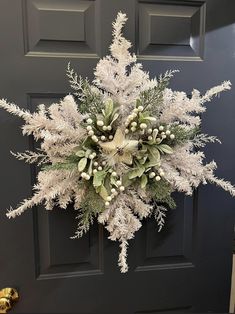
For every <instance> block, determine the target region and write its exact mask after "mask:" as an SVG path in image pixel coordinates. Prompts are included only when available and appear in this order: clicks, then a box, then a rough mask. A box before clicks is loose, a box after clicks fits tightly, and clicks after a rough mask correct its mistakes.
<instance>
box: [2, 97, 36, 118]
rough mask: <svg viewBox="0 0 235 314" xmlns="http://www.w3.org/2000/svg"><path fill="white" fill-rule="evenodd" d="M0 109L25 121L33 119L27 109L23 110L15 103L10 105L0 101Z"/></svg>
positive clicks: (3, 100)
mask: <svg viewBox="0 0 235 314" xmlns="http://www.w3.org/2000/svg"><path fill="white" fill-rule="evenodd" d="M0 108H3V109H5V110H6V111H7V112H9V113H11V114H14V115H15V116H18V117H20V118H23V119H24V120H25V121H27V120H28V119H30V118H31V117H32V114H31V113H30V112H29V111H28V110H25V109H21V108H20V107H19V106H17V105H15V104H14V103H9V102H7V101H6V100H5V99H0Z"/></svg>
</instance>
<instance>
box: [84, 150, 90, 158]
mask: <svg viewBox="0 0 235 314" xmlns="http://www.w3.org/2000/svg"><path fill="white" fill-rule="evenodd" d="M90 154H91V150H90V149H87V150H86V152H85V157H86V158H88V157H89V155H90Z"/></svg>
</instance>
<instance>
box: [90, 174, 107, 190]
mask: <svg viewBox="0 0 235 314" xmlns="http://www.w3.org/2000/svg"><path fill="white" fill-rule="evenodd" d="M106 175H107V172H106V171H104V170H103V171H97V172H96V173H95V174H94V176H93V186H94V187H98V186H101V185H102V183H103V181H104V179H105V177H106Z"/></svg>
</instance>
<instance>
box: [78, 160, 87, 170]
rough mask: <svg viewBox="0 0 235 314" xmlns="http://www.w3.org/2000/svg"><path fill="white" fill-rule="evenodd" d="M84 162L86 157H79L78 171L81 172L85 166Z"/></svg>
mask: <svg viewBox="0 0 235 314" xmlns="http://www.w3.org/2000/svg"><path fill="white" fill-rule="evenodd" d="M86 164H87V158H86V157H84V158H82V159H80V161H79V163H78V171H79V172H81V171H83V170H84V169H85V168H86Z"/></svg>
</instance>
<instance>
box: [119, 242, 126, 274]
mask: <svg viewBox="0 0 235 314" xmlns="http://www.w3.org/2000/svg"><path fill="white" fill-rule="evenodd" d="M119 247H120V249H121V251H120V253H119V258H118V266H120V271H121V273H126V272H127V271H128V264H127V247H128V241H127V240H121V242H120V245H119Z"/></svg>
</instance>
